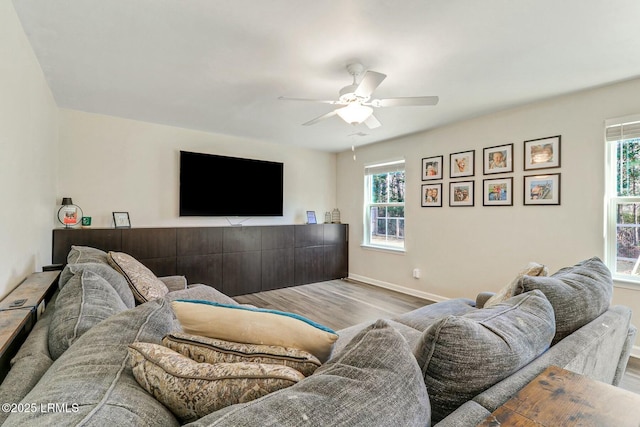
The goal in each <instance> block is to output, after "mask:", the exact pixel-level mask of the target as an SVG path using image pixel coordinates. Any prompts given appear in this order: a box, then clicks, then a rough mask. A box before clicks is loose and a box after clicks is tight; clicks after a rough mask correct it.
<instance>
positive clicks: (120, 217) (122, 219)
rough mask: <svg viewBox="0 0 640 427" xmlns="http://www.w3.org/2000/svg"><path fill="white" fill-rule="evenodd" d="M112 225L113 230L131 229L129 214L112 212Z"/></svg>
mask: <svg viewBox="0 0 640 427" xmlns="http://www.w3.org/2000/svg"><path fill="white" fill-rule="evenodd" d="M113 224H114V226H115V228H131V220H130V219H129V212H113Z"/></svg>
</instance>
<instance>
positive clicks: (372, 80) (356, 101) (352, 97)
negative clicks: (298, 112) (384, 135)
mask: <svg viewBox="0 0 640 427" xmlns="http://www.w3.org/2000/svg"><path fill="white" fill-rule="evenodd" d="M347 71H348V72H349V74H351V75H352V76H353V83H352V84H350V85H349V86H345V87H343V88H342V89H341V90H340V97H339V98H338V99H337V100H322V99H307V98H288V97H284V96H281V97H279V98H278V99H282V100H285V101H310V102H320V103H323V104H332V105H341V106H342V107H340V108H337V109H335V110H333V111H330V112H328V113H326V114H323V115H322V116H320V117H316V118H315V119H313V120H309V121H308V122H306V123H303V124H302V125H303V126H309V125H313V124H315V123H318V122H319V121H320V120H324V119H328V118H329V117H333V116H335V115H338V116H339V117H340V118H341V119H342V120H344V121H345V122H347V123H349V124H352V125H357V124H360V123H364V124H365V125H367V126H368V127H369V129H374V128H377V127H379V126H381V123H380V121H379V120H378V119H377V118H376V117H375V116H374V115H373V108H372V107H375V108H378V107H403V106H422V105H436V104H437V103H438V97H437V96H414V97H404V98H385V99H371V95H372V94H373V91H374V90H376V88H377V87H378V86H380V83H382V81H383V80H384V79H385V78H386V77H387V76H386V75H385V74H382V73H378V72H376V71H371V70H367V71H365V72H364V75H363V76H362V80H360V83H356V79H357V77H358V76H359V75H360V74H362V72H363V71H364V66H363V65H362V64H359V63H354V64H349V65H347Z"/></svg>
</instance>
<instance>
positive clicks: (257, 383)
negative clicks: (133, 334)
mask: <svg viewBox="0 0 640 427" xmlns="http://www.w3.org/2000/svg"><path fill="white" fill-rule="evenodd" d="M129 356H130V363H131V367H132V370H133V375H134V377H135V378H136V380H137V381H138V383H139V384H140V385H141V386H142V387H143V388H144V389H145V390H147V391H148V392H149V393H151V394H152V395H153V397H155V398H156V399H158V400H159V401H160V402H162V404H164V405H165V406H166V407H167V408H169V409H170V410H171V411H172V412H173V413H174V414H175V415H176V416H177V417H178V418H179V419H180V420H181V421H183V422H189V421H195V420H197V419H198V418H200V417H202V416H204V415H207V414H210V413H211V412H213V411H217V410H219V409H222V408H224V407H226V406H229V405H233V404H236V403H244V402H249V401H251V400H254V399H257V398H259V397H262V396H264V395H266V394H268V393H271V392H273V391H276V390H280V389H281V388H285V387H290V386H292V385H293V384H295V383H297V382H298V381H300V380H302V379H303V378H304V376H303V375H302V374H301V373H300V372H298V371H296V370H295V369H293V368H289V367H287V366H283V365H269V364H259V363H244V362H238V363H216V364H210V363H199V362H196V361H195V360H192V359H190V358H188V357H186V356H183V355H182V354H180V353H177V352H175V351H173V350H171V349H169V348H167V347H163V346H161V345H157V344H151V343H141V342H139V343H133V344H131V345H130V346H129Z"/></svg>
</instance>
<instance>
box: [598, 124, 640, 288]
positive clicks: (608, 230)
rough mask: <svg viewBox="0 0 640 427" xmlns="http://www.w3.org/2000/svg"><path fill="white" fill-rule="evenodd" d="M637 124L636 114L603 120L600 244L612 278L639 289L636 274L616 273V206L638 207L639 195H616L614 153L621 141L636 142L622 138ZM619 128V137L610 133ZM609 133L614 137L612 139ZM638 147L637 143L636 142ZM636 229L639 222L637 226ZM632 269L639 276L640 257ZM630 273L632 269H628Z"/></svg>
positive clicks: (615, 160) (639, 279)
mask: <svg viewBox="0 0 640 427" xmlns="http://www.w3.org/2000/svg"><path fill="white" fill-rule="evenodd" d="M634 123H637V124H640V114H637V115H632V116H625V117H620V118H615V119H610V120H605V126H604V142H605V156H604V158H605V194H604V211H605V212H604V244H605V248H604V249H605V259H604V262H605V264H606V265H607V267H608V268H609V270H610V271H611V274H612V276H613V279H614V280H616V281H619V282H626V283H629V284H631V285H632V286H634V287H635V286H639V287H640V274H637V275H633V274H624V273H618V266H617V261H618V226H619V225H622V224H618V221H617V219H618V206H619V205H623V204H630V203H638V204H640V195H638V196H619V195H618V189H617V184H618V168H617V161H618V156H617V153H616V150H617V145H618V143H619V142H621V141H625V140H630V139H638V137H639V136H638V135H634V134H633V133H632V134H629V135H627V136H625V133H624V126H625V125H630V124H634ZM615 127H620V132H619V135H620V136H619V137H617V133H616V132H610V131H611V130H612V128H615ZM612 134H614V135H613V136H612ZM638 144H640V142H639V143H638ZM637 224H638V225H636V226H637V227H640V222H638V223H637ZM636 266H637V267H638V272H639V273H640V256H639V257H638V259H637V260H636ZM632 271H633V270H632Z"/></svg>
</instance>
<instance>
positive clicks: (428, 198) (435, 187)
mask: <svg viewBox="0 0 640 427" xmlns="http://www.w3.org/2000/svg"><path fill="white" fill-rule="evenodd" d="M420 198H421V200H422V207H423V208H433V207H438V208H439V207H442V184H441V183H439V184H422V196H421V197H420Z"/></svg>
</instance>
